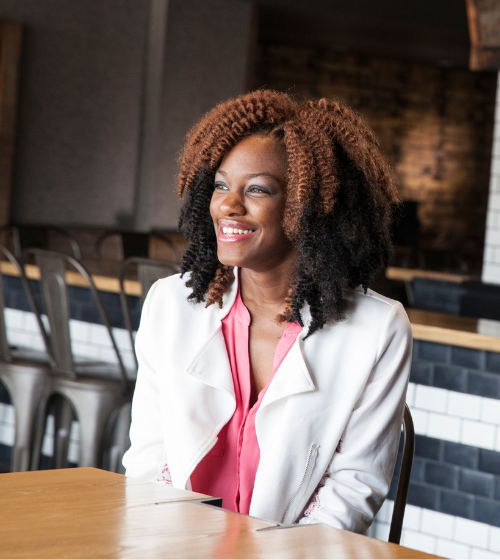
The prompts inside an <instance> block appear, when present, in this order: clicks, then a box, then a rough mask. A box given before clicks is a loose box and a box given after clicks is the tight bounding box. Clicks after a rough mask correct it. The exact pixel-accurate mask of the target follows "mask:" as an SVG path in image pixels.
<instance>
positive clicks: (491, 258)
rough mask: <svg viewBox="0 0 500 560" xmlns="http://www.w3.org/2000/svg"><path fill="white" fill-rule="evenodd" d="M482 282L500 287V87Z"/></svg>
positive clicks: (498, 90)
mask: <svg viewBox="0 0 500 560" xmlns="http://www.w3.org/2000/svg"><path fill="white" fill-rule="evenodd" d="M499 84H500V74H499ZM482 281H483V282H485V283H488V284H497V285H500V87H499V88H497V105H496V112H495V131H494V139H493V153H492V158H491V175H490V196H489V199H488V213H487V218H486V235H485V240H484V259H483V271H482Z"/></svg>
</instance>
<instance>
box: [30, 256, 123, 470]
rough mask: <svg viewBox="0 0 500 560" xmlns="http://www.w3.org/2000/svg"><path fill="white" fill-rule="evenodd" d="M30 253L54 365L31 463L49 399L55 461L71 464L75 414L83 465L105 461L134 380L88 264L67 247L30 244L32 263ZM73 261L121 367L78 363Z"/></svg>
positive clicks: (36, 461)
mask: <svg viewBox="0 0 500 560" xmlns="http://www.w3.org/2000/svg"><path fill="white" fill-rule="evenodd" d="M30 257H31V258H33V259H34V261H35V263H36V264H37V265H38V268H39V270H40V285H41V292H42V301H43V304H44V308H45V313H46V315H47V319H48V324H49V328H50V332H47V330H45V328H44V325H43V322H42V319H41V312H40V309H39V307H38V305H36V302H35V309H36V314H37V317H38V318H39V322H40V324H41V325H42V328H43V329H44V331H45V336H46V339H47V341H48V347H49V352H50V355H51V357H52V366H53V372H52V374H51V376H50V386H49V389H48V390H47V391H46V392H45V393H44V395H43V396H42V398H41V401H40V405H39V409H38V413H37V422H36V426H37V428H36V431H35V437H34V446H33V453H32V462H31V467H32V469H37V468H38V464H39V460H40V455H41V448H42V442H43V435H44V431H45V428H44V426H45V420H46V413H47V406H48V404H49V402H51V403H52V404H53V405H54V407H55V412H54V415H55V434H54V457H53V466H54V467H55V468H62V467H66V466H67V465H68V462H67V452H68V447H69V436H70V431H71V430H70V428H71V422H72V420H73V417H74V416H75V417H76V418H77V419H78V421H79V423H80V458H79V461H78V465H79V466H80V467H100V466H101V465H102V460H103V455H104V444H105V442H106V441H107V439H108V438H109V431H110V429H111V426H112V424H113V421H114V420H115V419H116V418H117V417H118V415H119V412H120V408H121V407H122V406H123V405H124V404H125V403H127V402H129V401H130V400H131V395H132V392H133V382H132V381H130V380H129V379H128V377H127V373H126V371H125V367H124V365H123V361H122V358H121V355H120V352H119V350H118V346H117V343H116V340H115V337H114V335H113V331H112V329H111V325H110V323H109V320H108V318H107V315H106V311H105V309H104V306H103V304H102V301H101V298H100V296H99V293H98V291H97V289H96V288H95V285H94V283H93V281H92V278H91V276H90V274H89V273H88V272H87V270H86V269H85V268H84V267H83V266H82V265H81V263H79V262H78V261H76V260H75V259H74V258H72V257H69V256H68V255H64V254H62V253H56V252H53V251H45V250H43V249H29V250H27V251H26V253H25V257H24V262H25V263H26V262H27V260H28V259H29V258H30ZM68 265H69V266H70V267H71V268H73V269H75V270H76V271H77V272H79V273H80V274H81V276H82V277H83V278H84V279H85V281H86V283H87V285H88V288H89V290H90V292H91V294H92V296H93V299H94V302H95V304H96V307H97V310H98V312H99V315H100V318H101V321H102V323H103V324H104V326H105V327H106V329H107V332H108V335H109V337H110V339H111V342H112V345H113V348H114V350H115V353H116V357H117V361H118V366H117V367H116V366H112V365H111V366H110V365H109V364H105V363H88V362H84V363H78V362H77V361H75V359H74V357H73V354H72V349H71V338H70V328H69V320H70V313H69V296H68V289H67V285H66V268H67V266H68ZM54 396H55V397H56V398H55V399H54Z"/></svg>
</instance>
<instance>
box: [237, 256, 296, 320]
mask: <svg viewBox="0 0 500 560" xmlns="http://www.w3.org/2000/svg"><path fill="white" fill-rule="evenodd" d="M294 262H295V258H294V259H293V260H291V261H286V262H284V263H281V264H280V265H279V266H277V267H276V268H273V269H272V270H269V271H264V272H256V271H254V270H250V269H248V268H242V269H241V271H240V283H241V284H240V291H241V297H242V299H243V302H244V303H245V305H246V307H247V308H248V310H249V311H250V313H251V314H252V315H253V314H254V313H255V312H256V313H258V314H264V313H265V312H266V310H267V311H270V312H273V313H276V312H280V311H282V310H283V308H284V305H285V298H286V296H287V294H288V289H289V285H290V272H291V270H292V267H293V264H294Z"/></svg>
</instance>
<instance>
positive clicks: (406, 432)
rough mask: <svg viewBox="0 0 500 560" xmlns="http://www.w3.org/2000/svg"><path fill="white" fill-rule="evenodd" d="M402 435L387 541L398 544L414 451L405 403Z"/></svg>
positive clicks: (409, 416)
mask: <svg viewBox="0 0 500 560" xmlns="http://www.w3.org/2000/svg"><path fill="white" fill-rule="evenodd" d="M403 437H404V442H403V458H402V461H401V470H400V471H399V479H398V487H397V490H396V499H395V500H394V511H393V513H392V520H391V528H390V530H389V542H392V543H396V544H399V541H400V540H401V531H402V530H403V518H404V515H405V507H406V498H407V496H408V487H409V485H410V475H411V466H412V463H413V454H414V453H415V430H414V428H413V420H412V417H411V413H410V409H409V408H408V405H407V404H405V412H404V416H403Z"/></svg>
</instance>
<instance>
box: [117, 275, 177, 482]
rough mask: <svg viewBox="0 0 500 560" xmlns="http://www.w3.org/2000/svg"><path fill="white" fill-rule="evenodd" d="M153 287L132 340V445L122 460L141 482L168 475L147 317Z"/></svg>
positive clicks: (126, 467)
mask: <svg viewBox="0 0 500 560" xmlns="http://www.w3.org/2000/svg"><path fill="white" fill-rule="evenodd" d="M156 287H157V283H156V284H155V285H153V286H152V288H151V289H150V290H149V293H148V295H147V297H146V300H145V302H144V306H143V308H142V314H141V323H140V326H139V330H138V331H137V337H136V340H135V351H136V353H137V359H138V362H139V369H138V372H137V382H136V385H135V391H134V397H133V401H132V425H131V428H130V441H131V444H132V445H131V447H130V449H129V450H128V451H127V452H126V453H125V455H124V457H123V466H124V467H125V469H126V472H125V474H126V476H132V477H135V478H142V479H144V480H161V475H162V472H163V471H164V468H166V469H167V470H166V472H167V473H168V467H167V465H166V463H165V460H164V445H163V436H162V429H161V426H162V423H161V414H160V396H159V389H158V378H157V373H156V369H155V367H154V356H155V348H154V338H155V337H154V336H153V335H154V325H152V324H151V318H150V310H151V308H152V306H153V303H152V301H153V299H154V293H155V290H156ZM156 352H157V350H156ZM169 475H170V473H168V478H169Z"/></svg>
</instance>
